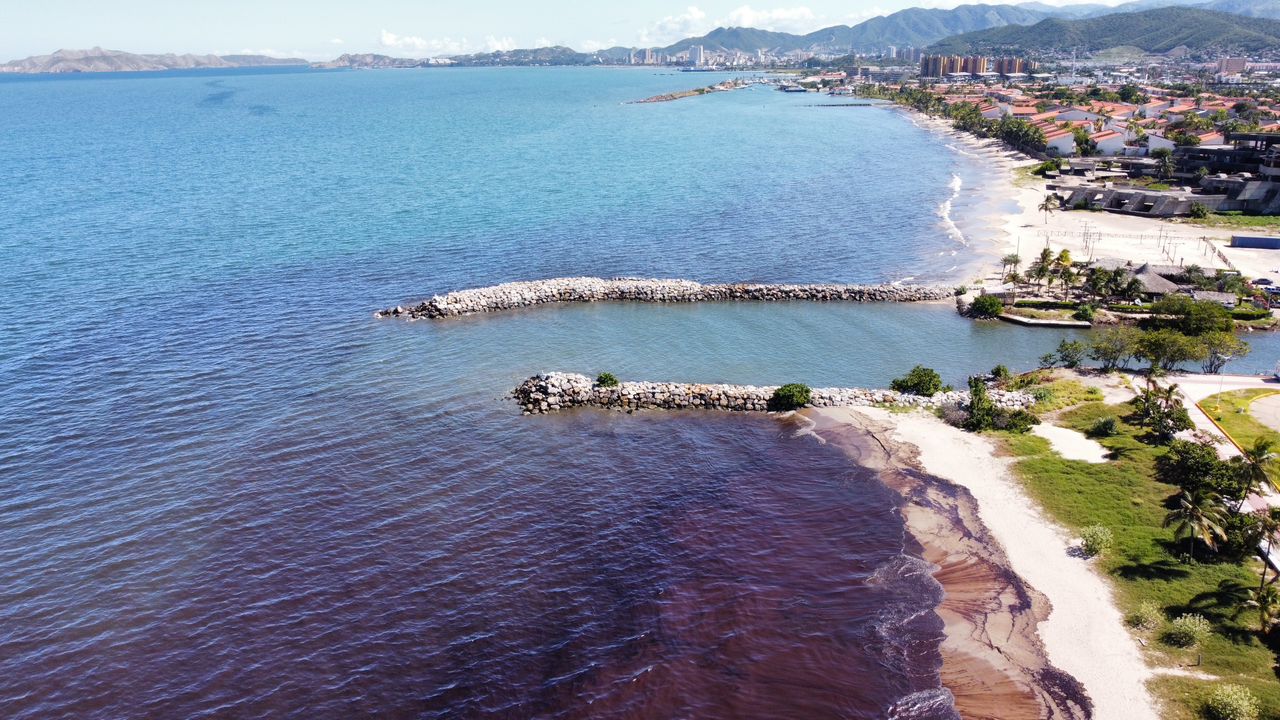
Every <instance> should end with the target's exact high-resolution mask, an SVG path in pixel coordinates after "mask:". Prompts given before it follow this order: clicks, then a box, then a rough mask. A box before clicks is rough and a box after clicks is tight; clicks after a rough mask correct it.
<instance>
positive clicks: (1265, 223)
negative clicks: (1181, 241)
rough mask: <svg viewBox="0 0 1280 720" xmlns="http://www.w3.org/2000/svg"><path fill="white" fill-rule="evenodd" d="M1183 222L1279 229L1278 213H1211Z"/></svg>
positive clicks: (1228, 226)
mask: <svg viewBox="0 0 1280 720" xmlns="http://www.w3.org/2000/svg"><path fill="white" fill-rule="evenodd" d="M1185 222H1187V223H1188V224H1191V225H1200V226H1203V227H1221V228H1257V229H1275V230H1280V215H1223V214H1221V213H1211V214H1210V215H1209V216H1208V217H1204V218H1193V219H1188V220H1186V221H1185Z"/></svg>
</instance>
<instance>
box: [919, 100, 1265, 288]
mask: <svg viewBox="0 0 1280 720" xmlns="http://www.w3.org/2000/svg"><path fill="white" fill-rule="evenodd" d="M911 119H912V121H913V122H915V123H916V124H917V125H920V126H921V127H924V128H928V129H929V130H931V131H933V132H936V133H939V134H941V135H944V136H946V137H947V138H948V140H950V142H951V144H952V145H953V146H955V147H956V148H958V151H959V152H962V153H963V154H965V155H970V156H974V155H976V156H979V157H981V158H982V161H983V162H985V163H988V164H989V165H991V166H992V167H993V168H996V169H997V170H999V171H1001V172H1000V173H998V174H999V176H1000V179H999V180H997V181H995V182H994V183H992V184H991V185H990V186H988V187H985V188H984V191H985V192H987V193H989V194H990V195H991V196H992V197H995V198H1002V199H1003V198H1013V199H1015V200H1016V201H1017V204H1018V207H1019V211H1018V212H1016V213H1014V214H1011V215H1005V216H997V217H994V218H993V219H992V221H991V224H990V225H989V226H986V227H979V228H978V229H977V231H976V234H975V233H971V236H970V237H969V238H968V239H969V240H973V241H976V242H975V243H974V249H975V250H977V251H978V252H980V253H982V254H983V255H986V256H987V257H986V258H983V259H984V260H985V262H986V263H987V265H988V266H987V267H985V268H984V269H983V270H982V271H979V273H978V274H983V275H989V277H990V278H992V279H997V278H998V275H999V270H1000V268H999V265H998V263H999V257H1000V256H1002V255H1004V254H1008V253H1012V252H1017V253H1018V254H1019V255H1020V256H1021V257H1022V259H1023V269H1024V270H1025V269H1026V265H1027V263H1029V262H1030V261H1031V260H1032V259H1033V258H1034V257H1035V256H1036V255H1038V254H1039V252H1040V250H1041V248H1044V247H1045V246H1046V242H1047V244H1048V247H1049V248H1050V249H1051V250H1052V251H1053V252H1054V253H1055V254H1056V253H1057V252H1058V251H1060V250H1070V251H1071V256H1072V257H1073V258H1075V259H1077V260H1085V259H1088V258H1089V257H1090V256H1091V255H1092V257H1093V258H1095V259H1102V258H1106V259H1117V260H1128V261H1132V262H1133V263H1134V264H1135V265H1141V264H1142V263H1152V264H1155V265H1199V266H1200V267H1202V268H1207V269H1211V268H1225V267H1226V264H1225V263H1223V262H1222V261H1221V260H1220V259H1219V258H1218V257H1217V255H1216V253H1214V252H1213V251H1212V249H1211V247H1212V246H1216V247H1217V248H1219V249H1220V250H1222V252H1224V253H1225V254H1226V256H1227V257H1228V258H1229V259H1230V260H1231V262H1232V264H1234V265H1235V267H1236V269H1238V270H1239V271H1240V272H1241V273H1243V274H1244V275H1245V276H1246V277H1250V278H1260V277H1266V278H1270V279H1271V280H1272V281H1275V282H1280V250H1246V249H1239V248H1231V247H1229V244H1230V240H1231V235H1232V234H1233V232H1235V231H1233V230H1231V229H1227V228H1203V227H1198V226H1195V225H1191V224H1189V223H1184V222H1170V221H1167V220H1160V219H1156V218H1146V217H1138V216H1134V215H1118V214H1116V213H1109V212H1089V211H1087V210H1069V211H1058V212H1055V213H1051V214H1050V215H1049V216H1048V218H1047V222H1046V218H1045V214H1044V213H1042V212H1040V210H1039V209H1038V208H1039V206H1040V202H1041V201H1042V200H1044V197H1045V195H1046V194H1047V193H1048V190H1047V189H1046V188H1045V183H1044V182H1043V181H1039V182H1038V183H1037V184H1036V185H1035V186H1030V185H1029V184H1020V183H1015V174H1014V169H1015V168H1018V167H1026V166H1029V165H1035V164H1038V161H1036V160H1033V159H1031V158H1030V157H1029V156H1027V155H1023V154H1022V153H1019V152H1016V151H1013V150H1011V149H1009V148H1008V147H1007V146H1005V145H1004V144H1003V143H1001V142H1000V141H998V140H990V139H988V140H982V139H979V138H977V137H974V136H973V135H970V134H968V133H964V132H960V131H958V130H956V129H955V128H953V127H952V126H951V123H950V121H948V120H945V119H940V118H931V117H928V116H925V115H923V114H921V113H914V112H913V113H911ZM1081 180H1083V179H1081ZM1082 231H1087V232H1088V234H1089V237H1090V242H1089V245H1088V246H1086V243H1085V239H1084V235H1083V233H1082ZM1244 232H1249V231H1244ZM1162 233H1163V234H1164V236H1166V237H1167V238H1171V240H1172V242H1169V243H1165V242H1161V241H1160V236H1161V234H1162ZM1261 234H1270V233H1265V232H1264V233H1261ZM993 264H994V267H992V266H991V265H993Z"/></svg>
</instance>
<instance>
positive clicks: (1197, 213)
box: [1191, 168, 1209, 219]
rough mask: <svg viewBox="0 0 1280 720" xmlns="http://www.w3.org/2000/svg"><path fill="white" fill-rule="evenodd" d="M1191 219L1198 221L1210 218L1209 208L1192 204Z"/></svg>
mask: <svg viewBox="0 0 1280 720" xmlns="http://www.w3.org/2000/svg"><path fill="white" fill-rule="evenodd" d="M1202 169H1203V168H1202ZM1191 217H1193V218H1196V219H1200V218H1207V217H1209V207H1208V206H1207V205H1205V204H1204V203H1200V202H1193V203H1191Z"/></svg>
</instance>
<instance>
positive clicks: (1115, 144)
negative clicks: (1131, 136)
mask: <svg viewBox="0 0 1280 720" xmlns="http://www.w3.org/2000/svg"><path fill="white" fill-rule="evenodd" d="M1089 139H1090V140H1093V144H1094V145H1096V146H1097V148H1098V154H1099V155H1123V154H1124V152H1125V145H1124V134H1123V133H1118V132H1116V131H1115V130H1103V131H1102V132H1100V133H1094V134H1093V135H1090V136H1089Z"/></svg>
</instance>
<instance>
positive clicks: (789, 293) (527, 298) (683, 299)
mask: <svg viewBox="0 0 1280 720" xmlns="http://www.w3.org/2000/svg"><path fill="white" fill-rule="evenodd" d="M954 294H955V293H954V290H953V289H952V288H950V287H940V286H933V285H829V284H828V285H770V284H760V283H728V284H709V285H704V284H702V283H698V282H694V281H692V280H654V279H643V278H613V279H610V280H606V279H603V278H593V277H578V278H554V279H551V280H532V281H528V282H513V283H506V284H503V285H494V286H491V287H483V288H473V289H470V290H459V291H457V292H451V293H448V294H445V295H437V296H435V297H433V298H431V299H430V300H427V301H425V302H422V303H419V304H417V305H413V306H410V307H403V306H397V307H394V308H390V309H387V310H382V311H381V312H378V313H377V314H376V317H380V318H385V317H398V318H407V319H410V320H418V319H421V318H446V317H454V316H457V315H471V314H474V313H487V312H499V311H502V310H514V309H516V308H526V307H533V306H535V305H546V304H549V303H587V302H606V301H622V302H648V303H694V302H714V301H730V300H748V301H764V302H769V301H774V302H776V301H783V300H804V301H811V302H928V301H934V300H942V299H945V298H950V297H952V296H953V295H954Z"/></svg>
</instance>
